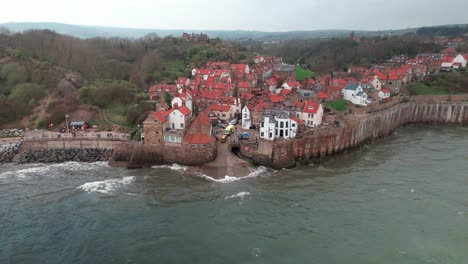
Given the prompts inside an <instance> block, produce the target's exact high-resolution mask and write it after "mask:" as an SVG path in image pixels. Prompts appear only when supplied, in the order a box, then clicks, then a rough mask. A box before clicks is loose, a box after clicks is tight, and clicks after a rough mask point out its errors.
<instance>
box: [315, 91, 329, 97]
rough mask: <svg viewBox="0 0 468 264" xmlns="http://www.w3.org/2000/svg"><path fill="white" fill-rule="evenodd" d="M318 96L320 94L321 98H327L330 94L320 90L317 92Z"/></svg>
mask: <svg viewBox="0 0 468 264" xmlns="http://www.w3.org/2000/svg"><path fill="white" fill-rule="evenodd" d="M317 96H318V98H319V99H327V98H329V96H328V94H327V93H325V92H322V91H320V92H318V93H317Z"/></svg>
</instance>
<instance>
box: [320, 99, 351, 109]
mask: <svg viewBox="0 0 468 264" xmlns="http://www.w3.org/2000/svg"><path fill="white" fill-rule="evenodd" d="M347 104H348V103H347V102H346V101H345V100H337V101H330V102H325V105H326V106H327V107H329V108H331V109H333V110H335V111H337V112H343V111H345V110H346V109H348V107H347Z"/></svg>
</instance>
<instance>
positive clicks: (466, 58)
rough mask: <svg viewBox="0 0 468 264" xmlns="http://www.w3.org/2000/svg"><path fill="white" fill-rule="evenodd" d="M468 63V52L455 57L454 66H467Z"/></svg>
mask: <svg viewBox="0 0 468 264" xmlns="http://www.w3.org/2000/svg"><path fill="white" fill-rule="evenodd" d="M467 63H468V55H467V54H458V55H457V56H456V57H455V59H453V67H454V68H456V69H458V68H466V65H467Z"/></svg>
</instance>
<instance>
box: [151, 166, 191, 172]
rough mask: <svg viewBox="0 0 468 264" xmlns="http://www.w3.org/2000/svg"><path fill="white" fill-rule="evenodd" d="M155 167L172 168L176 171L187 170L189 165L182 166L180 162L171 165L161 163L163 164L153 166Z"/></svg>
mask: <svg viewBox="0 0 468 264" xmlns="http://www.w3.org/2000/svg"><path fill="white" fill-rule="evenodd" d="M152 168H153V169H170V170H174V171H187V170H188V167H187V166H182V165H179V164H172V165H171V166H169V165H161V166H153V167H152Z"/></svg>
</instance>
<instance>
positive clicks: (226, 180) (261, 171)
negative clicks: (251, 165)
mask: <svg viewBox="0 0 468 264" xmlns="http://www.w3.org/2000/svg"><path fill="white" fill-rule="evenodd" d="M268 172H269V170H268V168H266V167H263V166H260V167H258V168H257V169H256V170H255V171H253V172H251V173H250V174H249V175H247V176H245V177H233V176H229V175H226V176H224V178H221V179H216V178H213V177H211V176H208V175H206V174H203V173H197V174H196V175H197V176H200V177H202V178H204V179H207V180H209V181H213V182H218V183H230V182H236V181H240V180H243V179H249V178H255V177H258V176H262V175H264V174H266V173H268Z"/></svg>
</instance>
